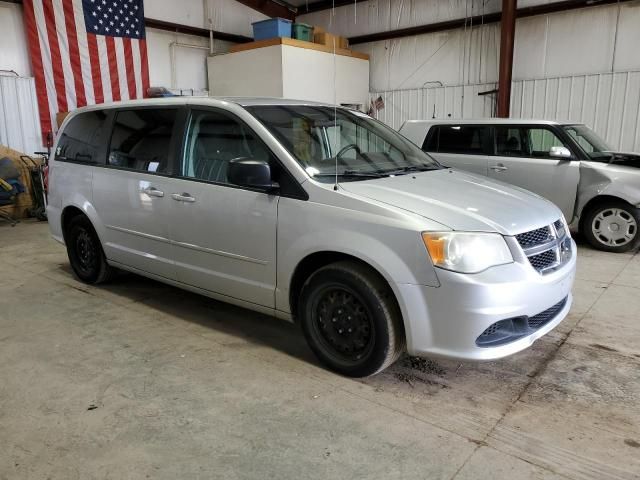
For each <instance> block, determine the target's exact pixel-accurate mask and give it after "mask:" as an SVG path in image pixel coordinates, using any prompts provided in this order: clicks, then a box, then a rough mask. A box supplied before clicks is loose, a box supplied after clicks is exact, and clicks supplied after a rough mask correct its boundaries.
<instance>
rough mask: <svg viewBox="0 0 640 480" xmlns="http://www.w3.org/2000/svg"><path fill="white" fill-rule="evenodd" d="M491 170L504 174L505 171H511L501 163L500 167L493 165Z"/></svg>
mask: <svg viewBox="0 0 640 480" xmlns="http://www.w3.org/2000/svg"><path fill="white" fill-rule="evenodd" d="M489 168H490V169H491V170H493V171H494V172H504V171H505V170H509V168H508V167H505V166H504V165H502V164H501V163H499V164H498V165H493V166H491V167H489Z"/></svg>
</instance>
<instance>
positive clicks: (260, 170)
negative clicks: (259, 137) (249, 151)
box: [227, 157, 280, 191]
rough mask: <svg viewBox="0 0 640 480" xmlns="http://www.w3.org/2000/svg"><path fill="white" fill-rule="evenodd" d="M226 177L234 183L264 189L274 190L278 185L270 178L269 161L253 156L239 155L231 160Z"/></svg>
mask: <svg viewBox="0 0 640 480" xmlns="http://www.w3.org/2000/svg"><path fill="white" fill-rule="evenodd" d="M227 178H228V179H229V182H231V183H233V184H235V185H240V186H241V187H249V188H257V189H260V190H265V191H270V190H275V189H276V188H278V187H279V186H280V185H278V184H277V183H276V182H273V181H272V180H271V167H269V163H268V162H265V161H264V160H256V159H254V158H246V157H240V158H235V159H233V160H231V161H230V162H229V169H228V170H227Z"/></svg>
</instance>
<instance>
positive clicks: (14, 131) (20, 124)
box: [0, 76, 42, 154]
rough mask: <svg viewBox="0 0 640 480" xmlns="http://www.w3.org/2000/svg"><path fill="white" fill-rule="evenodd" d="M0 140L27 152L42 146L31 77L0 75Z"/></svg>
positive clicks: (39, 148) (34, 88)
mask: <svg viewBox="0 0 640 480" xmlns="http://www.w3.org/2000/svg"><path fill="white" fill-rule="evenodd" d="M0 144H2V145H5V146H8V147H10V148H13V149H14V150H18V151H20V152H24V153H27V154H31V153H33V152H36V151H39V150H42V139H41V135H40V124H39V121H38V105H37V100H36V86H35V81H34V79H33V78H24V77H13V76H0Z"/></svg>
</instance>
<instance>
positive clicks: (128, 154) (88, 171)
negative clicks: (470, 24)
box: [48, 98, 576, 376]
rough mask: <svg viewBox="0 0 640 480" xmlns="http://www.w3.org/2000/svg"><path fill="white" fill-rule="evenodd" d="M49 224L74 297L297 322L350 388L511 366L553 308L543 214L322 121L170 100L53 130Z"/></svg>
mask: <svg viewBox="0 0 640 480" xmlns="http://www.w3.org/2000/svg"><path fill="white" fill-rule="evenodd" d="M49 186H50V193H49V206H48V215H49V224H50V228H51V232H52V234H53V236H54V238H56V239H57V240H59V241H60V242H63V243H64V244H65V245H66V247H67V252H68V255H69V261H70V263H71V266H72V268H73V271H74V273H75V274H76V275H77V277H78V278H80V279H81V280H83V281H85V282H88V283H99V282H102V281H105V280H107V279H108V278H109V277H110V276H111V274H112V273H113V271H114V269H115V268H120V269H123V270H129V271H131V272H135V273H139V274H141V275H145V276H148V277H150V278H154V279H157V280H159V281H162V282H166V283H169V284H171V285H175V286H178V287H181V288H184V289H187V290H191V291H194V292H198V293H201V294H204V295H207V296H210V297H212V298H216V299H219V300H223V301H226V302H230V303H233V304H236V305H240V306H243V307H246V308H250V309H252V310H256V311H260V312H264V313H267V314H271V315H275V316H278V317H280V318H284V319H288V320H293V321H296V322H299V323H300V325H301V326H302V330H303V332H304V334H305V337H306V339H307V341H308V343H309V345H310V347H311V349H312V350H313V351H314V352H315V353H316V355H317V356H318V358H319V359H320V360H321V361H322V362H323V363H324V364H325V365H327V366H329V367H330V368H332V369H334V370H336V371H338V372H340V373H343V374H345V375H352V376H364V375H371V374H374V373H376V372H378V371H380V370H382V369H384V368H385V367H386V366H388V365H389V364H391V363H392V362H393V361H394V360H395V359H397V358H398V356H399V355H400V354H401V353H402V352H404V351H408V352H409V353H411V354H413V355H427V356H430V355H438V356H444V357H450V358H458V359H467V360H490V359H497V358H501V357H504V356H507V355H510V354H513V353H516V352H518V351H520V350H522V349H524V348H527V347H528V346H530V345H531V344H532V343H533V342H534V341H535V340H536V339H537V338H539V337H541V336H542V335H544V334H546V333H547V332H549V331H550V330H551V329H553V328H554V327H555V326H556V325H558V323H560V322H561V321H562V319H563V318H565V316H566V315H567V313H568V311H569V309H570V307H571V300H572V297H571V288H572V285H573V281H574V276H575V266H576V252H575V244H574V242H573V240H572V239H571V237H570V235H569V232H568V228H567V225H566V223H565V221H564V219H563V217H562V213H561V212H560V210H559V209H558V208H557V207H555V206H554V205H553V204H552V203H550V202H548V201H546V200H544V199H542V198H540V197H538V196H535V195H532V194H530V193H528V192H525V191H522V190H519V189H514V188H511V187H508V186H505V185H503V184H497V183H494V182H492V181H490V180H488V179H486V178H482V177H478V176H474V175H471V174H468V173H463V172H456V171H452V170H450V169H446V168H443V167H441V166H440V165H439V164H438V163H437V162H436V161H434V160H433V159H432V158H431V157H429V156H428V155H427V154H425V153H424V152H422V151H421V150H420V149H419V148H417V147H416V146H415V145H413V144H412V143H411V142H409V141H408V140H407V139H405V138H404V137H402V136H401V135H399V134H398V133H397V132H395V131H394V130H392V129H390V128H389V127H387V126H385V125H383V124H381V123H380V122H377V121H375V120H373V119H371V118H370V117H368V116H366V115H364V114H362V113H359V112H355V111H350V110H347V109H344V108H340V107H334V106H330V105H322V104H315V103H305V102H296V101H286V100H275V99H271V100H270V99H212V98H173V99H157V100H145V101H136V102H126V103H120V104H113V105H99V106H93V107H88V108H83V109H80V110H78V111H76V112H73V113H72V114H70V115H69V117H68V118H67V119H66V120H65V122H64V124H63V125H62V128H61V131H60V134H59V135H58V138H57V140H56V144H55V146H54V155H53V156H52V158H51V170H50V181H49Z"/></svg>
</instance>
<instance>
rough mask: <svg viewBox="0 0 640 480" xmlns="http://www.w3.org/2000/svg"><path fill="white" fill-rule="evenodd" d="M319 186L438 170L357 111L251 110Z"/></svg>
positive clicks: (321, 108) (286, 107)
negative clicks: (325, 183) (335, 182)
mask: <svg viewBox="0 0 640 480" xmlns="http://www.w3.org/2000/svg"><path fill="white" fill-rule="evenodd" d="M247 110H249V111H250V112H251V113H252V114H253V115H254V116H255V117H256V118H257V119H258V120H259V121H260V122H262V124H263V125H265V127H266V128H267V129H268V130H270V131H271V133H272V134H273V135H274V136H275V137H276V138H277V139H278V140H279V141H280V142H281V144H282V145H283V146H284V148H286V149H287V150H288V151H289V152H290V153H291V155H293V157H295V159H296V160H297V161H298V163H299V164H300V165H301V166H302V167H303V168H304V169H305V170H306V171H307V173H308V174H309V175H311V176H314V177H316V178H317V179H318V180H319V181H325V182H331V181H332V180H331V179H332V178H335V174H336V172H337V174H338V176H341V177H342V180H344V179H346V178H349V180H358V179H360V180H363V179H367V178H372V177H381V176H388V175H401V174H404V173H408V172H413V171H421V170H433V169H440V168H441V167H440V165H439V164H438V163H437V162H436V161H435V160H433V159H432V158H431V157H430V156H429V155H427V154H426V153H424V152H423V151H422V150H420V149H419V148H418V147H416V146H415V145H414V144H413V143H411V142H410V141H409V140H407V139H406V138H404V137H403V136H401V135H400V134H398V133H397V132H395V131H394V130H392V129H391V128H389V127H387V126H385V125H383V124H382V123H380V122H377V121H375V120H373V119H372V118H370V117H368V116H367V115H364V114H362V113H359V112H354V111H350V110H346V109H343V108H333V107H326V106H306V105H261V106H254V107H249V108H247Z"/></svg>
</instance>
